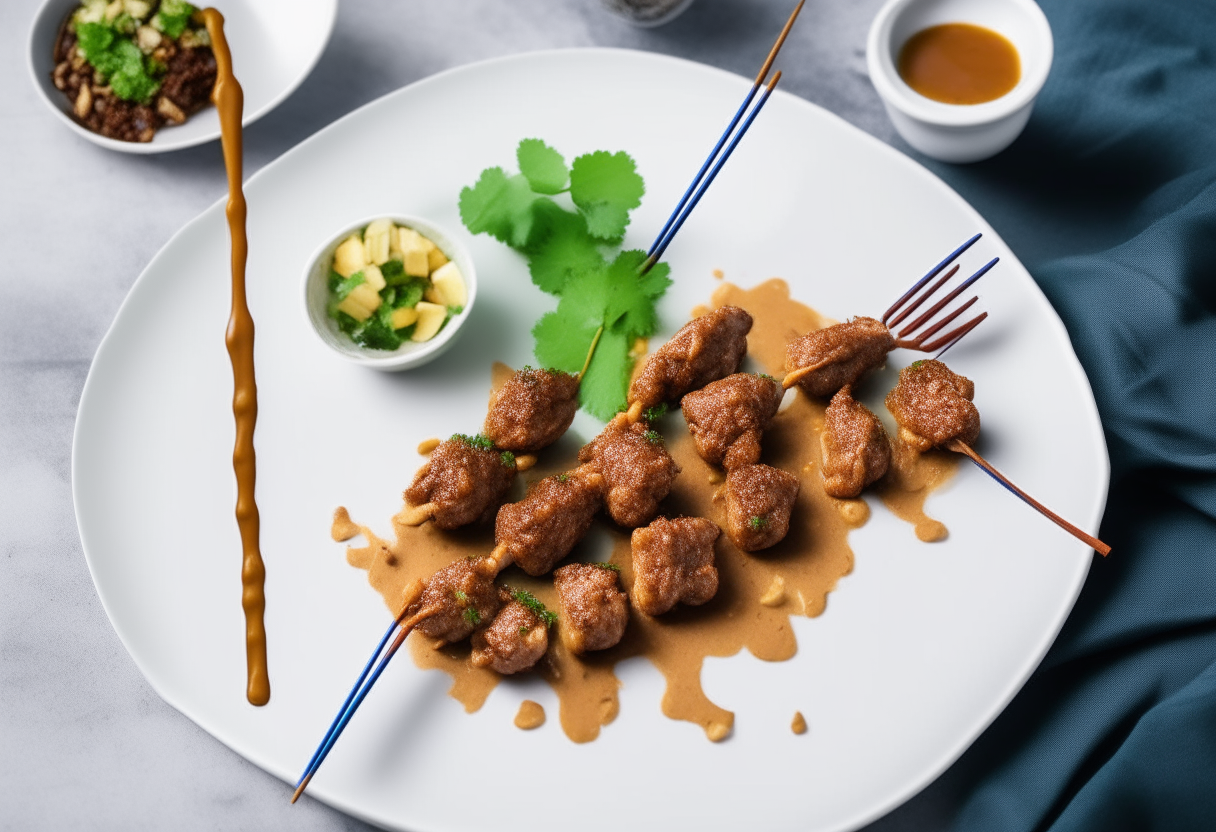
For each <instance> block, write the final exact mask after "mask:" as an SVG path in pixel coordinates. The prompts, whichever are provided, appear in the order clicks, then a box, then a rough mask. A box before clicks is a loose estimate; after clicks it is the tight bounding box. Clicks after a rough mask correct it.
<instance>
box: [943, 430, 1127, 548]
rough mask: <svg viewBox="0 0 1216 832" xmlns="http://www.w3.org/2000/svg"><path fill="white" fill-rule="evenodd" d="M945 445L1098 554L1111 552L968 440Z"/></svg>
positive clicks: (957, 440) (953, 441) (952, 440)
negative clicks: (1009, 474)
mask: <svg viewBox="0 0 1216 832" xmlns="http://www.w3.org/2000/svg"><path fill="white" fill-rule="evenodd" d="M944 447H945V448H946V449H947V450H951V451H954V452H955V453H960V454H963V455H964V456H967V457H969V458H970V459H971V461H972V462H974V463H975V464H976V465H978V466H979V467H980V468H981V469H983V471H984V472H985V473H986V474H988V476H990V477H992V478H993V479H994V480H996V481H997V482H999V483H1000V484H1001V485H1003V486H1005V488H1007V489H1009V490H1010V491H1012V492H1013V493H1014V494H1015V495H1017V496H1018V497H1020V498H1021V499H1022V500H1023V502H1025V503H1026V504H1027V505H1029V506H1030V507H1031V508H1033V509H1034V510H1035V511H1037V512H1039V514H1042V515H1043V516H1044V517H1046V518H1047V519H1048V520H1050V521H1051V522H1053V523H1055V524H1056V525H1057V526H1059V527H1060V528H1061V529H1063V530H1064V531H1066V532H1068V533H1069V534H1071V535H1072V536H1073V537H1075V538H1077V540H1080V541H1082V542H1084V543H1086V544H1087V545H1089V546H1091V547H1093V549H1094V551H1096V552H1097V553H1098V554H1100V555H1102V557H1106V556H1107V555H1109V554H1110V546H1108V545H1106V544H1105V543H1103V542H1102V541H1101V540H1099V539H1098V538H1096V537H1094V536H1093V535H1091V534H1088V533H1087V532H1084V531H1082V530H1081V529H1079V528H1077V527H1076V526H1074V525H1073V524H1072V523H1069V522H1068V521H1067V520H1065V519H1064V518H1063V517H1061V516H1060V515H1058V514H1056V513H1055V512H1054V511H1052V510H1051V509H1049V508H1048V507H1047V506H1045V505H1043V504H1042V503H1040V502H1039V501H1038V500H1036V499H1035V498H1034V497H1031V496H1030V495H1029V494H1027V493H1026V492H1025V491H1023V490H1022V489H1020V488H1018V487H1017V486H1016V485H1014V484H1013V482H1012V481H1010V479H1009V478H1008V477H1006V476H1005V475H1004V474H1002V473H1001V472H1000V471H998V470H997V469H996V468H994V467H993V466H992V464H991V463H990V462H988V460H986V459H984V458H983V457H982V456H980V455H979V454H978V453H976V451H975V450H974V449H973V448H972V447H971V446H970V445H968V444H967V443H966V442H963V441H962V440H961V439H951V440H950V441H948V442H947V443H946V444H945V445H944Z"/></svg>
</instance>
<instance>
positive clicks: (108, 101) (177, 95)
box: [51, 14, 216, 142]
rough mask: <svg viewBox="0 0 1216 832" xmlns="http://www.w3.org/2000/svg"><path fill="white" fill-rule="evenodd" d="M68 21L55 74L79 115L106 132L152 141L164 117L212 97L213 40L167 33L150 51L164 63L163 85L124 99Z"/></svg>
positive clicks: (176, 116)
mask: <svg viewBox="0 0 1216 832" xmlns="http://www.w3.org/2000/svg"><path fill="white" fill-rule="evenodd" d="M70 19H71V17H70V14H69V17H68V19H67V20H65V21H64V25H63V26H62V27H61V28H60V31H59V36H58V37H57V39H56V41H55V46H54V49H53V53H52V55H53V58H54V61H55V69H54V71H53V72H52V75H51V79H52V81H54V83H55V87H56V88H57V89H60V90H63V92H64V94H66V95H67V97H68V99H69V101H71V103H72V105H73V115H74V116H75V117H76V120H77V121H79V122H80V123H81V124H83V125H84V126H85V127H87V128H88V129H89V130H92V131H93V132H94V133H100V134H101V135H103V136H107V137H108V138H112V139H118V140H119V141H126V142H149V141H152V137H153V136H154V135H155V134H156V131H157V130H159V129H160V128H161V127H162V126H164V124H165V122H166V120H168V121H171V122H174V123H177V122H179V121H184V120H185V118H186V116H189V115H190V114H192V113H195V112H198V111H199V110H200V109H202V108H203V107H206V106H208V105H209V104H210V103H211V90H212V88H213V87H214V86H215V78H216V63H215V55H214V54H213V53H212V51H211V47H209V46H181V45H180V44H178V43H176V42H174V41H172V40H170V39H168V38H165V39H164V40H163V41H162V43H161V45H160V46H158V47H157V48H156V51H155V52H154V53H153V54H152V57H153V58H155V59H156V60H157V61H159V62H160V63H162V64H164V65H165V67H166V71H165V75H164V77H163V78H162V79H161V87H160V89H159V90H157V92H156V93H155V94H154V95H153V96H152V99H151V100H149V101H147V102H137V101H124V100H122V99H120V98H118V97H117V96H116V95H114V92H113V90H112V89H111V88H110V86H109V84H104V85H103V84H102V83H101V81H102V80H103V79H101V78H100V77H99V76H98V74H97V73H95V72H94V70H93V68H92V67H91V66H89V64H88V63H87V62H85V60H84V58H83V57H81V56H80V55H79V54H78V52H77V49H76V32H75V30H74V29H73V27H72V26H70V25H68V22H69V21H70Z"/></svg>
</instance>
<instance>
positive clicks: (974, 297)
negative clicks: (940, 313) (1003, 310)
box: [916, 295, 980, 343]
mask: <svg viewBox="0 0 1216 832" xmlns="http://www.w3.org/2000/svg"><path fill="white" fill-rule="evenodd" d="M979 299H980V296H979V295H972V296H971V300H969V301H967V302H966V303H964V304H963V305H962V306H960V307H959V308H958V309H955V310H954V311H953V312H951V313H950V314H949V315H947V316H946V317H944V318H942V319H941V320H940V321H938V322H937V323H935V324H934V325H933V326H931V327H929V328H928V329H926V330H925V331H924V332H922V333H920V334H919V335H917V336H916V340H917V341H919V342H921V343H923V342H924V341H926V340H928V339H929V338H932V337H933V336H934V335H935V334H936V333H937V332H939V331H940V330H941V329H943V328H944V327H945V326H946V325H947V324H949V323H950V322H951V321H953V320H954V319H955V318H957V317H958V316H959V315H961V314H963V313H964V312H966V311H967V310H968V309H970V308H971V307H972V306H974V305H975V302H976V301H977V300H979Z"/></svg>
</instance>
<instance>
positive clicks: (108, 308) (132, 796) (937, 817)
mask: <svg viewBox="0 0 1216 832" xmlns="http://www.w3.org/2000/svg"><path fill="white" fill-rule="evenodd" d="M881 1H882V0H855V2H850V3H813V4H808V6H807V7H806V10H805V11H804V13H803V17H802V20H801V21H800V23H799V25H798V27H797V28H796V29H795V31H794V33H793V35H792V36H791V39H790V42H789V44H788V45H787V46H786V52H785V53H784V65H785V67H786V74H785V79H784V83H783V85H782V86H783V89H785V90H787V91H789V92H792V93H794V94H797V95H800V96H803V97H805V98H807V99H809V100H810V101H813V102H815V103H816V104H819V105H821V106H823V107H826V108H827V109H829V110H831V111H833V112H835V113H837V114H838V115H840V116H842V117H843V118H845V119H846V120H848V121H850V122H852V123H853V124H855V125H857V126H858V127H860V128H862V129H864V130H866V131H868V132H870V133H872V134H874V135H876V136H878V137H879V138H880V139H883V140H884V141H888V142H890V143H892V144H895V145H896V146H898V147H900V148H901V149H905V150H906V149H907V148H906V146H904V145H903V144H902V142H901V141H900V140H898V139H897V138H896V137H895V134H894V131H893V129H892V128H891V125H890V124H889V122H888V121H887V119H886V116H885V115H884V113H883V110H882V106H881V104H880V102H879V100H878V97H877V95H876V93H875V92H874V90H873V88H872V87H871V86H870V83H869V80H868V78H867V76H866V71H865V57H864V51H865V36H866V31H867V29H868V26H869V21H870V19H871V17H872V16H873V14H874V13H875V12H876V11H877V9H878V7H879V5H881ZM789 5H790V4H789V3H786V2H775V1H774V2H769V1H768V0H697V2H696V3H694V4H693V6H692V7H691V9H690V10H689V11H688V12H686V13H685V14H684V15H683V16H682V17H680V18H679V19H677V20H676V21H674V22H673V23H670V24H668V25H666V26H663V27H661V28H657V29H638V28H634V27H632V26H630V25H628V24H627V23H625V22H623V21H620V20H619V19H617V18H615V17H613V16H612V15H610V14H609V13H608V12H606V11H605V10H604V8H603V6H602V5H601V4H600V3H599V2H598V0H566V2H562V3H556V2H553V0H511V2H509V3H506V2H503V0H398V1H397V2H391V0H358V2H347V3H344V4H342V6H341V8H340V10H339V14H338V19H337V25H336V28H335V30H334V34H333V39H332V41H331V42H330V44H329V46H328V48H327V49H326V51H325V53H324V55H323V56H322V58H321V60H320V63H319V64H318V65H317V67H316V69H315V70H314V71H313V73H312V75H311V76H310V77H309V78H308V79H307V80H306V81H305V82H304V84H303V86H302V87H301V88H300V89H299V90H297V91H296V92H295V94H293V95H292V96H291V97H290V98H289V99H288V100H287V101H286V102H285V103H284V104H283V105H281V106H280V107H279V108H278V109H277V110H276V111H274V112H273V113H271V114H270V115H269V116H267V117H265V118H264V119H262V120H261V121H260V122H258V123H257V124H255V125H253V126H252V127H251V128H249V129H248V130H247V132H246V140H245V141H246V145H245V148H246V149H245V153H246V156H245V168H246V176H249V175H252V174H253V173H255V172H256V171H257V170H258V169H259V168H261V167H262V166H263V165H265V164H266V163H267V162H269V161H271V160H273V159H275V158H276V157H278V156H279V155H280V154H282V153H283V152H284V151H286V150H287V149H289V148H290V147H292V146H293V145H295V144H297V143H298V142H300V141H302V140H303V139H305V138H307V137H308V136H309V135H311V134H312V133H314V132H316V131H317V130H319V129H321V128H322V127H324V126H325V125H327V124H329V123H330V122H331V121H333V120H334V119H336V118H338V117H340V116H342V115H344V114H346V113H347V112H349V111H351V110H353V109H355V108H356V107H358V106H360V105H362V104H365V103H367V102H368V101H371V100H373V99H375V98H376V97H378V96H380V95H383V94H384V93H387V92H389V91H391V90H394V89H397V88H398V87H400V86H403V85H405V84H409V83H411V82H413V81H416V80H418V79H420V78H424V77H426V76H428V75H431V74H432V73H435V72H438V71H440V70H443V69H447V68H448V67H451V66H454V65H456V64H458V63H467V62H472V61H478V60H482V59H485V58H492V57H496V56H499V55H505V54H509V53H515V52H524V51H531V50H539V49H550V48H557V47H577V46H614V47H627V48H633V49H642V50H648V51H654V52H662V53H666V54H671V55H677V56H680V57H684V58H689V59H692V60H695V61H702V62H705V63H708V64H712V65H714V66H718V67H722V68H724V69H728V70H731V71H734V72H738V73H740V74H742V75H745V76H747V77H751V76H752V75H754V73H755V69H756V67H757V66H758V64H759V63H760V61H761V60H762V58H763V56H764V54H765V53H766V52H767V50H768V47H769V44H770V43H771V41H772V38H773V36H774V34H775V33H776V32H777V31H778V30H779V29H780V27H781V25H782V23H783V20H784V18H785V16H786V14H788V11H789V8H788V7H789ZM37 7H38V2H37V0H6V1H5V2H4V3H3V4H0V33H2V34H0V38H2V39H3V42H4V44H5V48H3V49H0V64H2V66H3V72H4V77H6V78H8V79H9V80H8V81H7V82H6V83H5V84H3V85H2V86H0V124H2V125H3V133H2V137H0V142H2V143H3V145H2V146H3V154H2V155H0V170H2V171H3V176H2V177H0V228H3V229H4V233H3V236H2V237H0V239H2V240H3V250H4V257H3V261H2V262H3V267H2V271H0V545H2V546H3V554H2V557H0V587H3V592H4V600H3V603H2V604H0V703H3V704H2V706H0V738H3V739H2V743H0V747H2V748H3V751H4V753H3V754H0V829H21V830H36V829H69V828H71V829H81V830H83V829H143V828H156V829H177V830H194V829H245V828H249V829H255V828H256V829H279V828H291V829H296V830H311V829H365V828H367V827H366V826H365V825H364V824H362V823H361V822H359V821H356V820H354V819H351V818H347V817H345V816H343V815H342V814H340V813H339V812H336V811H334V810H332V809H330V808H329V807H327V806H324V805H322V804H320V803H318V802H316V801H313V800H311V799H305V800H303V801H301V803H300V804H298V805H296V806H289V805H288V803H287V796H288V791H287V789H286V788H285V785H284V784H283V783H282V782H280V781H278V780H276V779H275V778H273V777H271V776H270V775H268V774H266V773H265V772H263V771H261V770H260V769H258V768H257V767H256V766H254V765H253V764H251V763H249V762H247V761H245V760H244V759H243V758H241V757H239V756H237V755H236V754H234V753H233V752H231V751H229V750H228V749H227V748H226V747H225V746H223V745H222V744H220V743H219V742H218V741H216V740H215V739H213V738H212V737H211V736H210V735H208V734H207V733H206V732H205V731H203V730H202V729H201V728H199V727H198V726H196V725H195V724H194V723H193V722H191V721H190V720H189V719H187V718H186V717H184V716H182V715H181V714H180V713H178V712H177V711H175V710H174V709H173V708H171V707H170V706H169V705H167V704H165V703H164V702H163V701H162V700H161V699H160V698H159V697H158V696H157V695H156V693H154V692H153V690H152V689H151V687H149V685H148V684H147V682H146V681H145V680H144V678H143V677H142V676H141V675H140V673H139V671H138V670H137V669H136V667H135V665H134V663H133V662H132V661H131V659H130V657H129V656H128V655H127V653H126V651H125V650H124V649H123V646H122V644H121V643H120V642H119V640H118V638H117V636H116V635H115V633H114V630H113V628H112V627H111V626H110V623H109V621H108V619H107V618H106V615H105V612H104V611H103V609H102V607H101V603H100V602H99V600H98V598H97V594H96V592H95V591H94V588H93V582H92V580H91V578H90V576H89V571H88V568H87V565H86V563H85V560H84V556H83V554H82V552H81V547H80V541H79V538H78V536H77V532H76V522H75V516H74V512H73V507H72V497H71V443H72V430H73V425H74V421H75V415H76V407H77V404H78V401H79V397H80V391H81V388H82V386H83V384H84V381H85V377H86V375H87V373H88V370H89V364H90V362H91V360H92V357H93V354H94V352H95V350H96V349H97V346H98V343H99V342H100V340H101V338H102V336H103V335H104V333H105V332H106V329H107V328H108V327H109V325H110V322H111V320H113V318H114V315H115V313H116V312H117V310H118V307H119V304H120V303H121V302H122V300H123V298H124V297H125V295H126V293H127V291H128V289H129V288H130V287H131V284H132V283H133V282H134V281H135V278H136V277H137V276H138V275H139V273H140V272H141V271H142V270H143V268H144V267H145V265H146V264H147V263H148V261H149V260H150V259H151V258H152V256H153V255H154V254H155V253H156V251H157V250H159V249H160V248H161V246H162V245H164V243H165V241H167V240H168V239H169V237H170V236H171V235H172V234H173V233H174V232H175V231H177V230H178V228H180V227H181V226H182V225H183V224H185V223H186V222H187V221H189V220H190V219H192V218H193V217H194V216H195V215H197V214H198V213H199V212H201V211H202V210H203V209H204V208H206V207H207V206H209V205H210V204H211V203H213V202H214V201H216V200H217V199H218V198H220V197H221V196H222V195H223V194H224V192H225V179H224V169H223V163H222V160H221V158H220V153H219V146H218V143H212V144H209V145H205V146H202V147H197V148H193V149H190V150H185V151H180V152H177V153H172V154H166V155H160V156H150V157H149V156H128V155H122V154H118V153H113V152H110V151H106V150H103V149H101V148H98V147H95V146H94V145H92V144H90V143H88V142H86V141H85V140H83V139H81V138H79V137H78V136H76V135H74V134H73V133H71V132H70V131H68V130H66V129H65V128H64V126H63V125H62V124H61V123H59V121H58V120H57V119H55V118H54V117H52V115H51V114H50V113H49V112H48V111H47V110H46V108H45V107H44V105H43V103H42V102H41V101H39V100H38V93H37V92H36V90H35V89H34V87H33V85H32V84H31V83H30V80H29V78H28V74H27V70H26V67H25V54H26V38H27V35H28V30H29V26H30V23H31V21H32V19H33V16H34V13H35V11H36V9H37ZM407 11H408V17H409V19H410V20H411V26H412V27H413V30H414V31H416V32H423V33H426V36H425V37H415V38H412V39H411V43H412V46H411V48H410V49H402V48H400V32H399V31H398V30H397V29H396V28H395V27H391V26H385V25H383V21H384V20H386V19H400V18H401V17H402V16H403V15H404V14H406V12H407ZM449 42H458V43H459V49H453V48H451V47H450V46H449V45H448V44H449ZM946 803H948V801H947V800H945V799H944V797H942V796H935V794H934V790H933V788H932V787H931V788H930V790H929V791H928V792H926V793H925V794H924V795H922V796H921V797H920V798H917V799H915V800H914V801H913V802H912V803H910V804H908V805H907V806H905V807H904V808H902V809H900V810H898V811H896V812H895V813H894V814H892V815H889V816H888V817H887V818H884V819H883V820H881V821H879V822H878V823H877V824H875V825H874V826H872V827H871V829H872V830H880V832H892V830H899V829H913V828H916V829H922V830H924V829H931V828H938V827H940V826H942V825H944V822H945V820H946V816H947V814H948V813H947V811H946V809H945V804H946Z"/></svg>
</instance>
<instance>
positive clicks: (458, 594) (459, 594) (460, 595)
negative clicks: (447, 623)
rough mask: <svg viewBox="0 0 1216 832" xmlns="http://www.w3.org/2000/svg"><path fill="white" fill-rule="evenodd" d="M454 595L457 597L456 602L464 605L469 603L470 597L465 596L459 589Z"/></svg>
mask: <svg viewBox="0 0 1216 832" xmlns="http://www.w3.org/2000/svg"><path fill="white" fill-rule="evenodd" d="M453 594H454V595H455V596H456V600H457V601H459V602H460V603H462V604H467V603H469V596H467V595H465V594H464V593H463V592H461V591H460V590H459V589H458V590H456V591H455V592H454V593H453Z"/></svg>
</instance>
